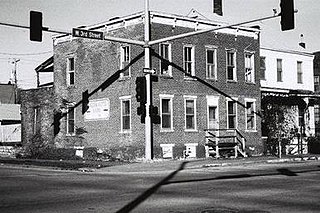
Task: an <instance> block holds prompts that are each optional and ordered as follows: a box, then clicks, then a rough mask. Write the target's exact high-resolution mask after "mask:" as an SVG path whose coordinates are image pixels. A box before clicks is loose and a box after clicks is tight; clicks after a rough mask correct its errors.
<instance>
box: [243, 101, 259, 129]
mask: <svg viewBox="0 0 320 213" xmlns="http://www.w3.org/2000/svg"><path fill="white" fill-rule="evenodd" d="M244 102H245V106H246V107H247V102H252V103H253V110H254V113H253V116H254V118H253V119H254V128H253V129H248V126H247V109H246V110H245V122H246V124H245V125H246V132H257V116H256V109H257V105H256V102H257V99H255V98H245V99H244Z"/></svg>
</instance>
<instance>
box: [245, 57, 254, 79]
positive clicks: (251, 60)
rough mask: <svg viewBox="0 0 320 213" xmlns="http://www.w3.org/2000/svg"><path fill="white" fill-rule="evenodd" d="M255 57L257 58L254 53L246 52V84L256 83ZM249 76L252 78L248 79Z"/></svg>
mask: <svg viewBox="0 0 320 213" xmlns="http://www.w3.org/2000/svg"><path fill="white" fill-rule="evenodd" d="M247 56H249V57H247ZM254 57H255V54H254V52H249V51H245V52H244V69H245V71H244V72H245V77H244V79H245V82H246V83H255V69H254V68H255V67H254ZM248 66H250V67H248ZM248 76H250V78H248Z"/></svg>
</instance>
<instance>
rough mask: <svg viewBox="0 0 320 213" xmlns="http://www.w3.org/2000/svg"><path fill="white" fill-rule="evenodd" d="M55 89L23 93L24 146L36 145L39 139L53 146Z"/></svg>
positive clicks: (22, 122) (38, 89) (32, 90)
mask: <svg viewBox="0 0 320 213" xmlns="http://www.w3.org/2000/svg"><path fill="white" fill-rule="evenodd" d="M54 100H55V99H54V90H53V87H42V88H35V89H28V90H22V91H21V124H22V145H24V146H26V145H29V144H30V143H34V144H35V145H36V142H35V140H37V139H36V138H37V137H38V138H39V139H41V140H42V141H44V142H45V143H46V144H48V145H51V146H53V144H54V143H53V129H54V127H53V113H54Z"/></svg>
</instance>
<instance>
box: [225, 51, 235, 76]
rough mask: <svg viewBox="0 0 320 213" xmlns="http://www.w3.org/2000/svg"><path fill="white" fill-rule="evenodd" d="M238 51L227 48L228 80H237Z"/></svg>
mask: <svg viewBox="0 0 320 213" xmlns="http://www.w3.org/2000/svg"><path fill="white" fill-rule="evenodd" d="M235 62H236V53H235V51H234V50H227V80H228V81H236V80H237V78H236V66H235Z"/></svg>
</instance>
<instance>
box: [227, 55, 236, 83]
mask: <svg viewBox="0 0 320 213" xmlns="http://www.w3.org/2000/svg"><path fill="white" fill-rule="evenodd" d="M228 52H233V53H234V58H233V63H234V68H233V78H234V79H233V80H230V79H228ZM226 80H227V82H237V81H238V78H237V51H236V50H235V49H226Z"/></svg>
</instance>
